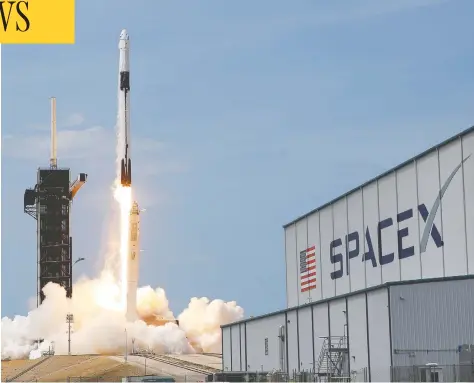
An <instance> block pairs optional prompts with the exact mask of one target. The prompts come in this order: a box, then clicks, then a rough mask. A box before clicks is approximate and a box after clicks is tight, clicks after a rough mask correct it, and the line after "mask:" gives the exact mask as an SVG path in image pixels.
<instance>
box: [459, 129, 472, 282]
mask: <svg viewBox="0 0 474 383" xmlns="http://www.w3.org/2000/svg"><path fill="white" fill-rule="evenodd" d="M462 141H463V144H462V151H463V156H464V158H466V157H467V156H469V155H470V156H471V157H470V158H469V159H468V160H467V161H466V162H465V163H464V165H463V175H464V200H465V208H466V233H467V237H466V238H467V256H468V259H467V264H468V273H469V274H474V133H470V134H469V135H467V136H464V137H463V140H462Z"/></svg>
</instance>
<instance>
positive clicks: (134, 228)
mask: <svg viewBox="0 0 474 383" xmlns="http://www.w3.org/2000/svg"><path fill="white" fill-rule="evenodd" d="M129 227H130V235H129V241H130V243H129V246H128V249H129V253H128V257H127V263H128V264H127V273H128V275H127V281H128V283H127V311H126V317H127V321H128V322H133V321H135V320H136V319H137V318H138V315H137V289H138V274H139V273H138V272H139V266H140V248H139V237H140V210H139V208H138V204H137V202H133V205H132V209H131V210H130V225H129Z"/></svg>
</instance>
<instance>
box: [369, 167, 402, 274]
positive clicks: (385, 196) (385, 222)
mask: <svg viewBox="0 0 474 383" xmlns="http://www.w3.org/2000/svg"><path fill="white" fill-rule="evenodd" d="M379 216H380V219H379V221H380V223H379V230H378V232H377V236H378V237H379V238H378V243H379V247H378V249H377V262H378V264H379V267H380V269H381V270H380V271H381V273H382V283H385V282H392V281H398V280H400V263H399V260H398V237H397V231H398V223H397V183H396V175H395V172H393V173H390V174H389V175H387V176H385V177H383V178H381V179H380V180H379ZM374 235H375V234H374Z"/></svg>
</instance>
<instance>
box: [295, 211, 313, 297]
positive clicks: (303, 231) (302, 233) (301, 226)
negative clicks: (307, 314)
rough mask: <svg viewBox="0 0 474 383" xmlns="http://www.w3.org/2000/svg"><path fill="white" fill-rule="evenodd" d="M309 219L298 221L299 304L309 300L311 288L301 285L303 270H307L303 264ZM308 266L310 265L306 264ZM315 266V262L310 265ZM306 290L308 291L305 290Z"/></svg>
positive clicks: (297, 267) (307, 273) (297, 266)
mask: <svg viewBox="0 0 474 383" xmlns="http://www.w3.org/2000/svg"><path fill="white" fill-rule="evenodd" d="M307 222H308V221H307V219H302V220H301V221H299V222H297V223H296V259H297V261H296V269H297V274H298V277H297V280H298V282H297V284H298V305H303V304H305V303H308V302H309V290H306V288H309V286H308V285H304V286H303V285H301V276H302V273H301V271H302V270H303V269H305V270H306V267H304V266H303V265H302V263H301V262H302V258H306V250H307V249H308V224H307ZM306 266H308V265H306ZM311 266H315V264H311V265H309V267H311ZM315 272H316V271H313V270H311V271H310V272H304V273H303V274H306V275H310V274H312V273H315ZM315 278H316V276H314V277H310V280H313V279H315ZM305 290H306V291H305Z"/></svg>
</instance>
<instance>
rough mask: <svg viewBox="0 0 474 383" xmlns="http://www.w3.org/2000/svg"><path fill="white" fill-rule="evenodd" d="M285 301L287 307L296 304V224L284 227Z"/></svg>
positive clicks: (297, 283) (297, 282)
mask: <svg viewBox="0 0 474 383" xmlns="http://www.w3.org/2000/svg"><path fill="white" fill-rule="evenodd" d="M285 256H286V302H287V307H294V306H297V305H298V285H299V281H298V264H297V257H296V225H290V226H288V227H287V228H286V229H285Z"/></svg>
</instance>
